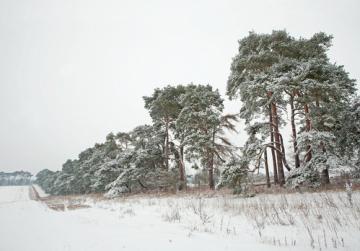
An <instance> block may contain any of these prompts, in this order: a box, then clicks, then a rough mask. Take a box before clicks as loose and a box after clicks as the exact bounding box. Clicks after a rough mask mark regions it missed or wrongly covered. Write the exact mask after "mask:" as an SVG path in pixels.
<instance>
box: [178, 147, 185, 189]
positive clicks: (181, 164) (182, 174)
mask: <svg viewBox="0 0 360 251" xmlns="http://www.w3.org/2000/svg"><path fill="white" fill-rule="evenodd" d="M183 154H184V147H182V146H181V147H180V149H179V155H180V156H179V174H180V177H179V179H180V186H179V190H182V189H184V188H185V187H186V180H185V163H184V158H183V156H184V155H183Z"/></svg>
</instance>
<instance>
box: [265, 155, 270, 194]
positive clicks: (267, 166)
mask: <svg viewBox="0 0 360 251" xmlns="http://www.w3.org/2000/svg"><path fill="white" fill-rule="evenodd" d="M264 159H265V174H266V185H267V187H270V186H271V184H270V174H269V165H268V157H267V149H266V148H265V151H264Z"/></svg>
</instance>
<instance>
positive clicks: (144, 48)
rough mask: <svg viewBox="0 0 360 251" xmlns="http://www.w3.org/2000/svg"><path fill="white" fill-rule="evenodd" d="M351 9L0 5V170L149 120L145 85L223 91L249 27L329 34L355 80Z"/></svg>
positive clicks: (37, 0) (64, 154)
mask: <svg viewBox="0 0 360 251" xmlns="http://www.w3.org/2000/svg"><path fill="white" fill-rule="evenodd" d="M359 10H360V1H357V0H353V1H350V0H349V1H345V0H342V1H340V0H339V1H330V0H321V1H320V0H307V1H300V0H298V1H294V0H288V1H285V0H271V1H270V0H268V1H265V0H264V1H254V0H251V1H250V0H249V1H239V0H237V1H224V0H221V1H220V0H218V1H205V0H204V1H199V0H196V1H193V0H191V1H184V0H182V1H169V0H168V1H145V0H144V1H134V0H132V1H130V0H129V1H119V0H113V1H109V0H102V1H92V0H66V1H65V0H64V1H56V0H0V36H1V37H0V118H1V120H0V171H13V170H19V169H23V170H29V171H31V172H33V173H36V172H37V171H39V170H41V169H43V168H49V169H52V170H56V169H60V168H61V165H62V163H64V162H65V160H66V159H68V158H75V157H76V156H77V155H78V153H79V152H80V151H82V150H84V149H85V148H87V147H90V146H92V145H93V144H94V143H95V142H102V141H104V138H105V136H106V134H107V133H109V132H110V131H114V132H117V131H128V130H131V129H132V128H133V127H134V126H136V125H139V124H143V123H149V122H150V119H149V116H148V115H147V112H146V110H145V109H144V108H143V101H142V98H141V97H142V96H144V95H150V94H151V93H152V90H153V89H154V88H155V87H161V86H164V85H167V84H180V83H189V82H194V83H202V84H203V83H210V84H211V85H213V86H214V87H216V88H219V89H220V91H221V93H223V94H224V90H225V87H226V80H227V77H228V75H229V67H230V63H231V58H232V57H233V56H234V55H235V54H236V51H237V46H238V45H237V40H238V39H240V38H242V37H244V36H246V35H247V33H248V31H250V30H254V31H256V32H262V33H268V32H271V30H273V29H286V30H287V31H288V32H289V33H290V34H291V35H293V36H296V37H298V36H302V37H309V36H311V35H312V34H313V33H315V32H318V31H324V32H327V33H330V34H333V35H334V37H335V39H334V41H333V44H334V45H333V47H332V49H331V51H330V56H331V58H332V60H333V61H336V62H337V63H339V64H343V65H345V68H346V70H347V71H349V72H350V75H351V77H352V78H356V79H360V65H359V60H358V58H357V57H358V56H359V51H360V34H359V25H360V15H359ZM226 105H227V108H226V110H227V111H237V110H238V105H237V104H236V103H234V102H227V103H226Z"/></svg>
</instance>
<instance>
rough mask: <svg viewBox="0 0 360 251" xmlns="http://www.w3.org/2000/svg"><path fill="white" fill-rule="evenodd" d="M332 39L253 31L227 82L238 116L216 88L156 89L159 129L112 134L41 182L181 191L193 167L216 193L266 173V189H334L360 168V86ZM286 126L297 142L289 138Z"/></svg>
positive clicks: (60, 188) (149, 105) (153, 99)
mask: <svg viewBox="0 0 360 251" xmlns="http://www.w3.org/2000/svg"><path fill="white" fill-rule="evenodd" d="M331 40H332V37H331V36H328V35H326V34H324V33H317V34H315V35H314V36H312V37H311V38H310V39H305V38H300V39H296V38H293V37H291V36H290V35H289V34H288V33H287V32H286V31H273V32H272V33H271V34H256V33H254V32H250V34H249V35H248V36H247V37H245V38H243V39H241V40H240V41H239V51H238V54H237V55H236V56H235V57H234V58H233V61H232V64H231V73H230V76H229V79H228V83H227V93H226V94H227V96H228V98H229V99H237V98H239V99H240V101H241V104H242V106H241V109H240V113H239V114H237V115H224V114H223V110H224V104H223V99H222V97H221V96H220V94H219V92H218V90H213V88H212V87H211V86H210V85H194V84H189V85H178V86H166V87H164V88H161V89H155V90H154V93H153V94H152V95H151V96H147V97H144V102H145V108H146V109H147V110H148V111H149V114H150V116H151V118H152V124H151V125H142V126H138V127H136V128H134V129H133V130H132V131H130V132H119V133H117V134H116V135H115V134H113V133H110V134H109V135H108V136H107V137H106V141H105V142H104V143H102V144H95V146H94V147H92V148H89V149H87V150H85V151H83V152H82V153H80V155H79V157H78V159H76V160H68V161H67V162H66V163H65V164H64V165H63V168H62V170H61V171H57V172H53V171H50V170H43V171H41V172H39V173H38V174H37V182H38V183H39V184H40V185H41V186H42V187H43V188H44V190H45V191H46V192H48V193H51V194H70V193H89V192H104V191H107V192H108V194H109V195H117V194H119V193H123V192H131V191H134V190H138V189H152V188H169V187H176V188H177V189H183V188H184V187H185V186H186V173H185V170H186V168H185V165H187V166H190V165H191V167H194V168H198V167H201V168H203V169H204V170H206V171H207V179H208V184H209V187H210V188H211V189H214V188H215V183H217V184H218V185H219V186H224V185H230V186H235V187H236V186H240V185H241V183H242V182H243V181H244V180H246V177H247V176H248V174H249V173H250V172H254V171H256V170H259V169H260V168H264V170H265V174H266V181H267V184H268V186H270V184H271V180H270V179H271V176H272V178H273V183H275V184H278V185H280V186H282V185H284V184H285V183H286V182H288V183H289V184H292V185H293V184H300V183H309V184H318V183H320V182H322V183H329V181H330V179H329V171H331V170H333V169H336V168H339V166H341V164H351V165H352V166H355V165H356V164H359V163H360V158H359V146H360V142H359V141H360V124H359V123H360V122H359V121H360V102H359V99H358V98H356V85H355V81H354V80H353V79H350V78H349V76H348V73H347V72H346V71H345V70H344V68H343V67H342V66H339V65H336V64H334V63H331V62H330V60H329V58H328V56H327V50H328V48H329V47H330V46H331ZM238 118H241V119H243V120H244V121H245V126H246V127H245V128H243V129H242V130H246V132H247V134H248V138H247V139H246V142H245V144H244V146H243V147H241V148H239V147H235V146H233V145H232V144H231V143H230V141H229V140H228V139H227V138H226V135H225V134H226V132H227V131H228V130H230V131H236V130H235V128H236V122H237V121H238ZM288 118H290V119H288ZM288 120H289V121H288ZM287 123H289V127H290V128H291V138H287V137H288V136H287V134H284V133H282V130H283V129H284V127H285V126H287ZM289 141H290V142H291V145H292V147H291V150H290V154H289V153H287V152H288V150H289V149H288V148H287V147H286V146H285V143H287V142H289ZM239 144H240V142H239ZM268 154H269V155H268ZM219 169H221V177H220V179H219V180H218V181H217V182H216V180H217V177H214V176H215V175H214V174H215V170H219ZM286 170H287V171H289V173H287V174H286V173H285V172H286ZM270 173H272V175H270Z"/></svg>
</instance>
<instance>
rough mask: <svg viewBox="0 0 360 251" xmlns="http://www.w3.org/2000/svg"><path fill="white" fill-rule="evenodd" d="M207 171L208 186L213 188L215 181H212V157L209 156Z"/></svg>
mask: <svg viewBox="0 0 360 251" xmlns="http://www.w3.org/2000/svg"><path fill="white" fill-rule="evenodd" d="M208 164H209V165H208V171H209V188H210V189H211V190H214V189H215V182H214V158H213V157H211V158H210V160H209V163H208Z"/></svg>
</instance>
